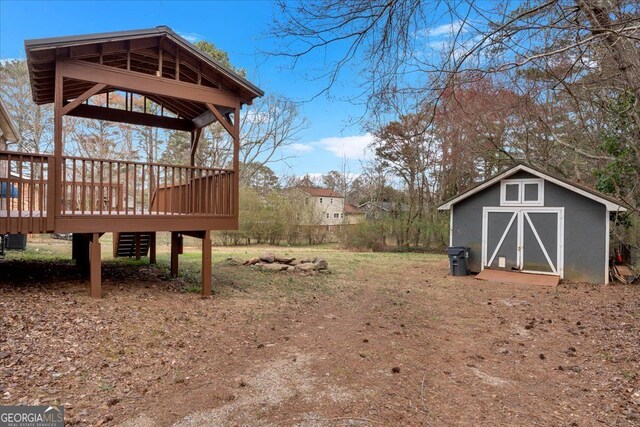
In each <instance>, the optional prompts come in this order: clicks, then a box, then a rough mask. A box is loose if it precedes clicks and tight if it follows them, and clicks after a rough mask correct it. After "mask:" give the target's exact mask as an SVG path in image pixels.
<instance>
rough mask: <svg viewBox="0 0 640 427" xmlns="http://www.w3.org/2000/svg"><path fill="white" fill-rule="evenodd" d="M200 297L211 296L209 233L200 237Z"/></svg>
mask: <svg viewBox="0 0 640 427" xmlns="http://www.w3.org/2000/svg"><path fill="white" fill-rule="evenodd" d="M202 296H203V297H208V296H211V231H209V230H207V231H205V232H204V236H203V237H202Z"/></svg>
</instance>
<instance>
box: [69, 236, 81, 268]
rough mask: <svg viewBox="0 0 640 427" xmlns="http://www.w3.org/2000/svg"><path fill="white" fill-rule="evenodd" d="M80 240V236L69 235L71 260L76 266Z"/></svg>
mask: <svg viewBox="0 0 640 427" xmlns="http://www.w3.org/2000/svg"><path fill="white" fill-rule="evenodd" d="M80 238H81V236H80V235H79V234H77V233H73V234H72V235H71V259H72V260H74V261H75V262H76V265H77V264H78V255H79V254H78V251H79V250H80Z"/></svg>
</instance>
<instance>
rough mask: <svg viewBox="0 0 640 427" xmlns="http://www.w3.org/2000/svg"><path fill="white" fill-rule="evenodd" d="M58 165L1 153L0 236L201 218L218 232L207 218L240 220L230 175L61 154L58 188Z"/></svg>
mask: <svg viewBox="0 0 640 427" xmlns="http://www.w3.org/2000/svg"><path fill="white" fill-rule="evenodd" d="M56 167H57V165H56V163H55V157H54V156H52V155H49V154H31V153H19V152H9V151H0V233H18V232H19V233H46V232H51V231H54V230H57V229H58V222H60V223H61V224H62V223H64V226H63V227H62V228H64V229H73V228H74V226H73V225H72V224H76V222H75V221H76V220H74V218H84V219H85V220H89V219H90V218H94V219H98V218H103V219H101V221H105V220H106V221H110V220H107V218H111V219H116V218H122V219H126V218H133V217H135V218H136V219H137V221H138V222H137V223H136V224H138V225H139V224H143V225H152V224H149V223H146V222H144V221H146V218H148V219H152V218H162V217H164V218H165V220H164V221H165V222H164V223H163V224H165V226H166V224H167V223H166V218H168V217H173V218H176V217H198V218H199V219H198V221H199V222H198V224H200V227H204V228H205V229H206V228H207V227H211V229H214V228H215V227H216V226H217V225H220V224H218V223H214V222H210V221H209V219H211V220H215V219H216V218H226V219H225V221H227V223H225V224H227V225H228V224H231V225H233V223H232V222H231V223H229V222H228V221H230V220H231V219H233V218H235V217H237V212H235V204H236V200H235V197H237V196H236V195H237V189H236V188H235V187H234V171H233V170H229V169H212V168H202V167H192V166H175V165H168V164H160V163H142V162H131V161H119V160H98V159H88V158H82V157H73V156H64V157H63V161H62V164H61V168H62V170H61V174H60V176H61V182H60V186H58V187H56V185H54V180H55V173H54V172H55V168H56ZM56 201H57V202H59V208H56ZM54 213H55V214H54ZM161 221H163V220H161ZM77 224H79V223H77ZM101 224H102V225H104V224H105V223H101ZM106 224H107V225H110V227H107V228H118V227H120V228H122V227H121V226H120V225H119V226H117V227H115V224H109V222H107V223H106ZM158 224H159V223H158ZM111 225H113V227H111ZM156 225H157V224H156ZM172 226H174V225H172ZM176 226H181V227H184V229H189V223H180V224H177V225H176ZM194 226H195V225H194ZM96 227H97V225H96ZM125 228H126V227H125ZM151 228H153V226H152V227H151ZM82 229H83V230H85V229H86V227H84V228H82ZM105 229H106V228H105Z"/></svg>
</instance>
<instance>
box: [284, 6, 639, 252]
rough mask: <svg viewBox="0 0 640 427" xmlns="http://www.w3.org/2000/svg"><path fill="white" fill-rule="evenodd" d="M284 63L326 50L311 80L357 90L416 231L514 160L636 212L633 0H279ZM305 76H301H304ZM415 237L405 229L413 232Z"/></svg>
mask: <svg viewBox="0 0 640 427" xmlns="http://www.w3.org/2000/svg"><path fill="white" fill-rule="evenodd" d="M280 9H281V13H280V16H281V18H280V19H279V20H278V21H277V22H276V23H275V24H274V25H273V28H272V33H273V36H274V38H275V40H279V41H281V44H280V48H279V49H276V50H275V51H274V52H273V54H274V55H277V56H281V57H285V58H290V59H292V64H293V65H292V66H294V67H295V64H297V63H298V61H297V60H298V59H299V58H300V57H303V56H313V55H316V54H318V53H319V52H324V51H329V50H330V51H331V52H332V53H333V55H332V56H331V57H332V58H335V59H334V60H333V62H330V63H325V64H323V67H322V70H320V71H319V72H318V74H317V75H316V78H317V79H319V80H321V81H324V82H326V85H325V87H324V90H323V92H326V93H327V94H329V96H330V95H331V90H332V85H333V83H334V82H335V81H337V80H338V79H340V78H348V77H349V76H348V74H349V72H350V70H352V69H354V68H355V69H357V70H358V71H359V74H358V75H357V77H356V78H354V79H353V80H354V82H355V83H356V84H358V85H360V90H361V91H362V93H363V94H364V95H363V96H362V97H361V98H360V99H359V100H360V101H361V102H363V103H364V104H365V105H366V107H367V108H368V110H367V111H368V112H369V113H370V114H369V119H368V120H367V121H366V123H364V127H365V129H367V130H368V131H370V132H371V133H373V134H374V135H375V137H376V141H375V143H374V147H373V149H374V151H375V156H374V160H373V162H372V165H370V169H371V170H374V171H378V172H379V174H380V176H381V177H384V176H385V174H386V175H388V176H389V177H395V178H396V179H400V181H401V183H402V188H403V189H404V193H403V194H402V195H401V197H402V198H403V202H404V203H406V204H407V212H406V215H405V218H404V221H405V233H404V235H405V238H406V239H408V240H411V238H410V234H411V229H412V224H414V223H415V222H418V223H420V222H421V221H422V220H424V219H425V218H427V219H428V218H429V217H430V216H432V215H433V210H434V208H435V206H437V205H438V204H439V203H440V202H442V201H443V200H446V199H448V198H450V197H452V196H453V195H454V194H456V193H457V192H459V191H461V190H463V189H464V188H467V187H469V186H470V185H472V184H473V183H475V182H478V181H479V180H481V179H483V178H486V177H488V176H490V175H492V174H495V173H497V172H499V171H501V170H503V169H505V168H506V167H508V166H510V165H513V164H514V163H515V162H517V161H525V162H527V163H530V164H532V165H534V166H537V167H539V168H541V169H544V170H546V171H548V172H549V173H551V174H554V175H559V176H561V177H564V178H568V179H571V180H574V181H576V182H578V183H581V184H584V185H587V186H590V187H592V188H595V189H597V190H600V191H602V192H605V193H609V194H611V195H613V196H614V197H616V198H618V199H619V200H621V201H623V202H624V203H625V204H626V205H627V206H628V207H629V208H630V209H631V211H632V212H633V213H634V214H635V216H636V218H637V215H638V213H640V49H639V48H640V46H639V40H640V38H639V37H640V13H639V3H638V1H637V0H619V1H613V0H611V1H606V0H604V1H603V0H528V1H501V2H486V1H473V0H472V1H467V2H457V1H455V0H444V1H435V0H434V1H431V0H398V1H392V2H388V1H386V0H373V1H369V2H360V1H343V0H322V1H313V2H303V3H290V2H286V1H281V2H280ZM305 71H306V72H308V70H305ZM414 234H415V233H414Z"/></svg>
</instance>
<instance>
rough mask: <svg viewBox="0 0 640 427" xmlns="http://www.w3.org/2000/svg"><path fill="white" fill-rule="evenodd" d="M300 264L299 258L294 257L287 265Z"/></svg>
mask: <svg viewBox="0 0 640 427" xmlns="http://www.w3.org/2000/svg"><path fill="white" fill-rule="evenodd" d="M300 264H302V262H301V261H300V260H297V259H294V260H293V261H291V262H290V263H289V265H293V266H296V265H300Z"/></svg>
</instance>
